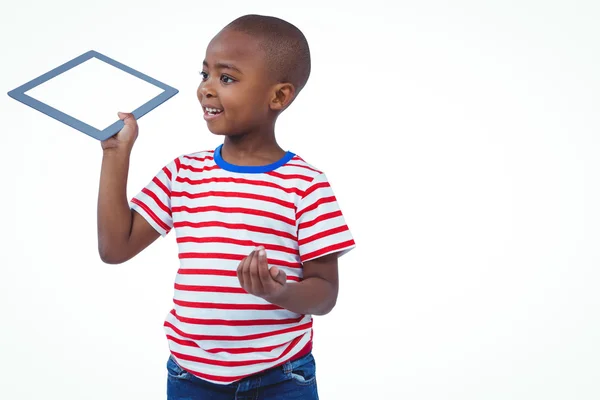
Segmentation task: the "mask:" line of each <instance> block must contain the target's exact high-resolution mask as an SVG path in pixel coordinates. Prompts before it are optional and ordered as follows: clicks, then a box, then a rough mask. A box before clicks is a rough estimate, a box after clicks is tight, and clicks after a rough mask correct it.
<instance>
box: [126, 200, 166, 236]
mask: <svg viewBox="0 0 600 400" xmlns="http://www.w3.org/2000/svg"><path fill="white" fill-rule="evenodd" d="M131 202H132V203H134V204H137V205H138V206H140V207H141V208H142V209H143V210H144V211H146V213H148V215H149V216H150V218H152V219H153V220H154V222H156V223H157V224H158V226H160V227H161V228H162V229H163V230H165V231H166V232H169V230H170V228H169V226H168V225H167V224H165V223H164V222H163V221H162V220H161V219H160V218H158V216H156V214H154V212H152V210H151V209H150V207H148V206H147V205H145V204H144V203H142V202H141V201H140V200H138V199H136V198H133V199H131Z"/></svg>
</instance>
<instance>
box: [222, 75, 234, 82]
mask: <svg viewBox="0 0 600 400" xmlns="http://www.w3.org/2000/svg"><path fill="white" fill-rule="evenodd" d="M221 82H223V83H225V84H228V83H233V82H235V79H233V78H231V77H229V76H227V75H221Z"/></svg>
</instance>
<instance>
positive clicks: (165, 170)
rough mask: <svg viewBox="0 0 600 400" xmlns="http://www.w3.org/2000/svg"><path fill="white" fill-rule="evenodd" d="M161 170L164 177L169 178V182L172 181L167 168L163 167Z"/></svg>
mask: <svg viewBox="0 0 600 400" xmlns="http://www.w3.org/2000/svg"><path fill="white" fill-rule="evenodd" d="M162 170H163V172H164V173H165V175H167V178H169V180H170V181H172V180H173V176H172V175H171V171H170V170H169V168H167V167H163V169H162Z"/></svg>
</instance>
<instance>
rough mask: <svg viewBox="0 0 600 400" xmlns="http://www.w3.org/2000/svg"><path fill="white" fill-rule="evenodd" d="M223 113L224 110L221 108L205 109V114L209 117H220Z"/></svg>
mask: <svg viewBox="0 0 600 400" xmlns="http://www.w3.org/2000/svg"><path fill="white" fill-rule="evenodd" d="M222 112H223V110H222V109H220V108H210V107H206V108H205V109H204V113H205V114H206V115H209V116H215V115H219V114H221V113H222Z"/></svg>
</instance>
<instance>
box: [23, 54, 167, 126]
mask: <svg viewBox="0 0 600 400" xmlns="http://www.w3.org/2000/svg"><path fill="white" fill-rule="evenodd" d="M163 91H164V90H163V89H162V88H160V87H157V86H155V85H153V84H150V83H148V82H146V81H144V80H142V79H140V78H138V77H136V76H134V75H132V74H129V73H128V72H125V71H123V70H121V69H119V68H116V67H114V66H112V65H110V64H108V63H106V62H104V61H102V60H99V59H98V58H96V57H92V58H90V59H88V60H86V61H84V62H83V63H81V64H79V65H76V66H75V67H73V68H71V69H68V70H67V71H65V72H63V73H61V74H59V75H57V76H55V77H54V78H52V79H50V80H48V81H46V82H44V83H42V84H40V85H38V86H36V87H34V88H32V89H30V90H28V91H27V92H25V94H27V95H28V96H30V97H32V98H34V99H36V100H39V101H41V102H42V103H45V104H47V105H49V106H51V107H54V108H55V109H57V110H59V111H62V112H63V113H65V114H67V115H70V116H72V117H74V118H76V119H78V120H80V121H82V122H85V123H86V124H88V125H90V126H92V127H94V128H96V129H99V130H104V129H106V128H108V127H109V126H110V125H111V124H113V123H115V122H116V121H117V120H118V119H119V118H118V116H117V112H118V111H122V112H132V111H133V110H135V109H136V108H138V107H139V106H140V105H142V104H144V103H146V102H148V101H149V100H151V99H153V98H154V97H156V96H158V95H159V94H161V93H162V92H163Z"/></svg>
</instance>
